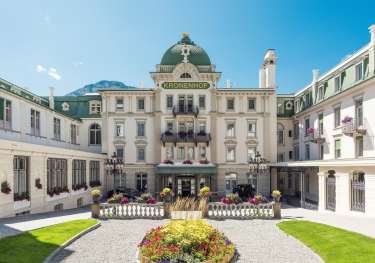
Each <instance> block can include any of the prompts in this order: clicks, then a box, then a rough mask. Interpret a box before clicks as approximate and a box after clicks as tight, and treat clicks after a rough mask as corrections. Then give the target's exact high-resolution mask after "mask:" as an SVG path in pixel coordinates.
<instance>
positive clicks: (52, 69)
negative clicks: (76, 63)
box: [48, 68, 61, 80]
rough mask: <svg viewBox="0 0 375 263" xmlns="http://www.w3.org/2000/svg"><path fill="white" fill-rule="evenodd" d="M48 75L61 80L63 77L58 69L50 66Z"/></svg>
mask: <svg viewBox="0 0 375 263" xmlns="http://www.w3.org/2000/svg"><path fill="white" fill-rule="evenodd" d="M48 75H49V76H50V77H52V78H54V79H55V80H60V79H61V76H60V74H59V73H57V70H56V69H55V68H49V69H48Z"/></svg>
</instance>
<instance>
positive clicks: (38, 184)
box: [35, 178, 42, 189]
mask: <svg viewBox="0 0 375 263" xmlns="http://www.w3.org/2000/svg"><path fill="white" fill-rule="evenodd" d="M35 187H36V188H38V189H42V183H41V182H40V178H37V179H35Z"/></svg>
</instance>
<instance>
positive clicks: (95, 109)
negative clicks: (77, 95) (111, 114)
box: [90, 100, 102, 114]
mask: <svg viewBox="0 0 375 263" xmlns="http://www.w3.org/2000/svg"><path fill="white" fill-rule="evenodd" d="M101 109H102V104H101V102H100V101H98V100H91V101H90V114H99V113H100V112H101Z"/></svg>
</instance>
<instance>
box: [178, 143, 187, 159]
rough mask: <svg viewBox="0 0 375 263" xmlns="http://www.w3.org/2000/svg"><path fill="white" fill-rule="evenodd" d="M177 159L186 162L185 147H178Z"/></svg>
mask: <svg viewBox="0 0 375 263" xmlns="http://www.w3.org/2000/svg"><path fill="white" fill-rule="evenodd" d="M177 159H178V160H185V148H184V147H183V146H179V147H178V150H177Z"/></svg>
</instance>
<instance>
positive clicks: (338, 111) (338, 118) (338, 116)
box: [333, 106, 341, 128]
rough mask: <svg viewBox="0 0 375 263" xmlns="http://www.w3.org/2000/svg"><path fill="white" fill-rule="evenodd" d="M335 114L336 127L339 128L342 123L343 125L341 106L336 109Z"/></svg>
mask: <svg viewBox="0 0 375 263" xmlns="http://www.w3.org/2000/svg"><path fill="white" fill-rule="evenodd" d="M333 112H334V116H335V123H334V127H335V128H337V127H339V126H340V123H341V107H340V106H339V107H336V108H334V109H333Z"/></svg>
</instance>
